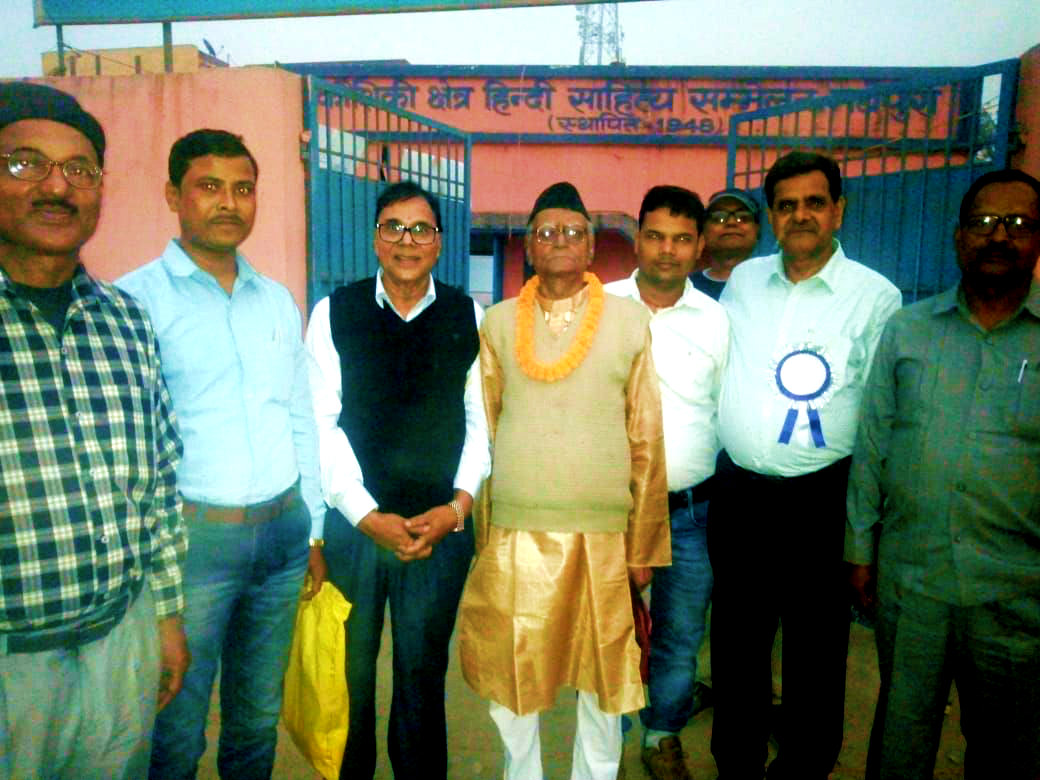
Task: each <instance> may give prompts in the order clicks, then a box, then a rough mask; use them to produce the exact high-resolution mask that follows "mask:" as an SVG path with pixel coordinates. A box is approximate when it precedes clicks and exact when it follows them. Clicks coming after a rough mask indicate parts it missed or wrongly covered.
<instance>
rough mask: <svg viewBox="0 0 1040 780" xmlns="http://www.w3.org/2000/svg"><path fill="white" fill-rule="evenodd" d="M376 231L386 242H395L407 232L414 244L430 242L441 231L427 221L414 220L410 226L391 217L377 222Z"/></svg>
mask: <svg viewBox="0 0 1040 780" xmlns="http://www.w3.org/2000/svg"><path fill="white" fill-rule="evenodd" d="M376 231H377V232H378V235H379V237H380V238H381V239H383V240H384V241H386V242H387V243H388V244H396V243H398V242H400V241H401V239H403V238H404V234H405V233H408V234H409V235H411V237H412V241H414V242H415V243H416V244H419V245H424V244H432V243H433V242H434V240H435V239H436V238H437V234H438V233H440V232H441V229H440V228H439V227H434V226H433V225H431V224H429V223H428V222H416V223H415V224H414V225H412V226H411V227H408V226H407V225H404V224H402V223H400V222H398V221H397V220H396V219H392V220H390V221H389V222H377V223H376Z"/></svg>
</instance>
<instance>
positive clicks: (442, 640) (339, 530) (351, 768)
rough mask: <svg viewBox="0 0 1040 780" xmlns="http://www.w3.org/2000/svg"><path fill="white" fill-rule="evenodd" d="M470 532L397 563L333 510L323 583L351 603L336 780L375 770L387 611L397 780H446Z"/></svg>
mask: <svg viewBox="0 0 1040 780" xmlns="http://www.w3.org/2000/svg"><path fill="white" fill-rule="evenodd" d="M472 558H473V532H472V529H471V527H467V528H466V530H465V531H464V532H462V533H449V534H448V535H447V536H445V537H444V538H443V539H442V540H441V541H440V543H438V544H437V546H436V547H435V548H434V549H433V554H432V555H431V556H430V557H429V558H426V559H424V560H420V561H412V562H409V563H402V562H401V561H399V560H397V558H396V557H394V555H393V553H391V552H390V551H388V550H384V549H383V548H381V547H379V546H378V545H376V543H375V542H373V541H372V540H371V539H369V538H368V537H367V536H365V534H363V533H362V532H361V531H359V530H357V529H356V528H354V527H353V526H352V525H351V524H350V523H349V521H347V519H346V518H344V517H343V516H342V515H340V514H339V513H338V512H337V511H336V510H330V511H329V513H328V515H327V518H326V523H325V561H326V563H327V564H328V567H329V580H330V581H331V582H332V583H333V584H334V585H335V586H336V587H337V588H339V589H340V590H341V591H342V592H343V595H344V596H345V597H346V599H347V601H349V602H350V603H351V605H352V606H351V611H350V617H349V618H348V619H347V669H346V673H347V690H348V695H349V699H350V724H349V731H348V732H347V746H346V750H345V752H344V755H343V766H342V768H341V770H340V775H339V776H340V778H341V780H348V778H349V779H350V780H371V778H372V776H373V774H374V772H375V765H376V708H375V690H376V661H377V659H378V656H379V641H380V637H381V636H382V633H383V619H384V616H385V614H386V605H387V603H388V602H389V605H390V628H391V636H392V638H393V670H394V681H393V698H392V702H391V705H390V718H389V723H388V729H387V753H388V754H389V756H390V763H391V764H392V766H393V770H394V777H395V778H397V780H444V778H445V777H446V776H447V772H448V749H447V734H446V725H445V717H444V706H445V701H444V676H445V674H446V673H447V671H448V643H449V641H450V639H451V632H452V630H453V629H454V628H455V616H456V614H457V612H458V607H459V599H460V598H461V597H462V587H463V585H464V584H465V582H466V575H467V574H468V573H469V565H470V561H471V560H472Z"/></svg>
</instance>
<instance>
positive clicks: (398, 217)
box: [307, 181, 489, 780]
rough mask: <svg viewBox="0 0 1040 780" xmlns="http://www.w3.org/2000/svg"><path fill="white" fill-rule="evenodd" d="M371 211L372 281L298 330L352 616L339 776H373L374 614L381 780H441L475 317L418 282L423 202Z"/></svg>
mask: <svg viewBox="0 0 1040 780" xmlns="http://www.w3.org/2000/svg"><path fill="white" fill-rule="evenodd" d="M375 213H376V223H375V225H374V226H373V228H372V233H373V235H372V248H373V250H374V253H375V255H376V258H377V260H378V261H379V270H378V271H377V272H376V274H375V276H370V277H368V278H367V279H361V280H358V281H356V282H353V283H351V284H348V285H344V286H342V287H339V288H337V289H336V290H334V291H333V293H332V295H330V296H329V297H328V298H323V299H322V300H320V301H318V303H317V305H316V306H315V307H314V311H313V312H312V313H311V320H310V324H309V325H308V326H307V349H308V350H309V351H310V353H311V355H312V356H313V358H314V360H313V361H312V364H311V369H312V372H311V376H312V382H311V385H312V386H313V388H314V410H315V415H316V417H317V420H318V429H319V432H320V436H321V475H322V486H323V489H324V491H325V498H326V500H327V501H328V503H329V506H330V509H329V514H328V523H327V526H328V527H327V532H328V544H327V546H326V548H325V554H326V556H327V559H328V566H329V581H330V582H332V583H333V584H334V585H336V587H337V588H339V589H340V590H341V591H342V592H343V594H344V596H346V598H347V600H348V601H350V603H351V604H352V605H353V607H352V609H351V612H350V618H349V619H348V621H347V668H346V670H345V674H346V676H347V692H348V693H349V696H350V703H349V704H350V724H349V729H348V731H347V745H346V751H345V753H344V756H343V765H342V768H341V770H340V777H341V778H343V779H344V780H346V779H347V778H350V779H351V780H371V778H372V776H373V774H374V773H375V768H376V703H375V695H376V666H377V661H378V658H379V645H380V640H381V637H382V633H383V622H384V618H385V616H386V609H387V605H388V604H389V607H390V626H391V629H392V634H393V658H394V662H393V675H394V679H393V705H392V706H391V709H390V721H389V734H388V737H387V752H388V753H389V756H390V762H391V764H392V765H393V771H394V777H396V778H398V780H412V779H414V780H444V778H446V777H447V773H448V750H447V726H446V723H445V714H444V706H445V703H444V678H445V675H446V674H447V670H448V644H449V642H450V640H451V632H452V630H453V629H454V627H455V616H456V614H457V612H458V606H459V597H460V596H461V594H462V586H463V584H464V583H465V581H466V574H467V573H468V572H469V566H470V561H471V560H472V558H473V532H472V529H471V528H470V527H469V526H468V525H467V524H466V522H465V519H466V515H468V514H469V512H470V508H471V506H472V504H473V497H474V496H475V495H476V493H477V489H478V488H479V487H480V482H481V480H483V479H484V477H485V476H487V471H488V464H489V454H488V439H487V425H486V423H485V422H484V410H483V406H482V404H481V399H480V379H479V372H478V370H477V362H476V359H477V350H478V339H477V326H478V325H479V323H480V319H481V317H483V314H484V312H483V310H482V309H481V308H480V306H479V305H477V304H476V303H475V302H474V301H473V299H472V298H470V297H469V296H468V295H466V294H465V293H463V292H462V291H461V290H458V289H456V288H454V287H451V286H450V285H447V284H443V283H440V282H435V281H434V279H433V276H432V271H433V268H434V266H435V265H436V264H437V261H438V259H439V257H440V252H441V210H440V200H439V199H438V198H437V196H435V195H433V194H432V193H430V192H427V191H426V190H424V189H422V188H421V187H420V186H419V185H417V184H415V183H414V182H410V181H403V182H396V183H394V184H391V185H389V186H388V187H386V189H384V190H383V191H382V192H381V193H380V195H379V197H378V198H377V199H376V208H375Z"/></svg>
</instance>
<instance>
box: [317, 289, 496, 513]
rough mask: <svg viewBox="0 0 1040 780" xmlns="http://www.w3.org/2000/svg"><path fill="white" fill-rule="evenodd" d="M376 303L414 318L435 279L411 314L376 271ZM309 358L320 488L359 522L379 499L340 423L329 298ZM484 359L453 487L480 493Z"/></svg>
mask: <svg viewBox="0 0 1040 780" xmlns="http://www.w3.org/2000/svg"><path fill="white" fill-rule="evenodd" d="M375 299H376V303H377V304H378V305H379V306H383V307H386V306H389V307H390V308H391V309H392V310H393V311H394V312H395V313H396V314H397V316H399V317H401V319H402V320H404V321H405V322H410V321H411V320H414V319H415V318H416V317H418V316H419V315H420V314H421V313H422V312H424V311H425V310H426V309H427V308H429V306H430V305H431V304H432V303H433V302H434V301H435V300H436V299H437V289H436V285H435V284H434V281H433V278H432V277H431V278H430V286H429V289H428V290H427V292H426V295H425V296H423V298H422V299H421V300H420V301H419V302H418V303H417V304H416V305H415V306H414V307H413V308H412V310H411V311H410V312H408V314H407V315H406V316H402V315H401V312H399V311H397V309H396V308H394V305H393V303H392V302H391V301H390V298H389V296H388V295H387V294H386V288H385V287H384V286H383V271H382V269H380V270H379V271H378V272H377V273H376V295H375ZM473 310H474V313H475V316H476V322H477V327H478V328H479V327H480V323H481V321H482V320H483V319H484V310H483V309H481V308H480V304H478V303H477V302H476V301H474V302H473ZM305 343H306V346H307V351H308V352H310V354H311V357H312V358H313V359H312V360H311V361H310V380H311V381H310V384H311V395H312V397H313V400H314V416H315V417H316V418H317V422H318V450H319V460H320V465H321V489H322V493H323V494H324V496H325V501H326V503H327V504H328V505H329V506H332V507H335V508H336V509H338V510H339V511H340V512H341V513H342V514H343V516H344V517H346V518H347V520H349V521H350V522H351V523H353V524H354V525H357V524H358V523H359V522H360V521H361V518H363V517H364V516H365V515H367V514H368V513H369V512H371V511H372V510H374V509H378V504H377V503H376V500H375V499H374V498H372V495H371V493H369V492H368V490H366V489H365V484H364V477H363V475H362V473H361V464H360V463H358V459H357V456H356V455H355V454H354V450H353V449H352V448H351V446H350V442H349V441H348V440H347V435H346V433H344V432H343V429H342V428H340V427H339V415H340V411H341V409H342V398H343V392H342V384H341V371H340V368H341V367H340V356H339V352H338V351H337V350H336V346H335V344H334V343H333V341H332V329H331V326H330V322H329V299H328V298H322V299H321V300H320V301H318V303H317V304H316V305H315V306H314V311H313V312H311V318H310V322H309V323H308V325H307V337H306V339H305ZM479 360H480V359H479V357H478V358H476V359H475V360H474V361H473V365H472V366H470V369H469V373H467V375H466V389H465V397H464V404H465V410H466V438H465V441H464V443H463V446H462V455H461V457H460V458H459V467H458V470H457V471H456V472H455V480H454V487H455V489H456V490H465V491H466V492H467V493H469V494H470V495H471V496H476V494H477V490H478V489H479V488H480V483H481V482H482V481H483V480H484V478H485V477H486V476H487V475H488V472H489V471H490V470H491V453H490V450H489V447H488V430H487V418H486V417H485V415H484V402H483V396H482V392H481V385H480V367H479Z"/></svg>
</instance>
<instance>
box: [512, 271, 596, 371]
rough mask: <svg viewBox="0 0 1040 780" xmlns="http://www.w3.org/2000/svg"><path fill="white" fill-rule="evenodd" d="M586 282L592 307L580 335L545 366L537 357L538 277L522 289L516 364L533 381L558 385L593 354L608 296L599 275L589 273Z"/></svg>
mask: <svg viewBox="0 0 1040 780" xmlns="http://www.w3.org/2000/svg"><path fill="white" fill-rule="evenodd" d="M585 283H586V284H587V285H588V286H589V305H588V308H587V309H586V311H585V316H584V317H583V318H582V321H581V325H580V326H579V328H578V332H577V333H576V334H574V341H572V342H571V345H570V347H569V348H568V349H567V351H566V352H565V353H564V354H563V355H562V356H561V357H560V359H559V360H557V361H556V362H555V363H542V362H541V361H539V360H538V358H537V357H535V354H534V303H535V292H536V291H537V290H538V277H537V276H532V277H531V278H530V279H528V280H527V283H526V284H525V285H524V286H523V289H521V290H520V297H519V298H518V299H517V302H516V362H517V363H519V364H520V368H521V369H523V372H524V373H525V374H527V376H529V377H531V379H536V380H538V381H539V382H557V381H559V380H561V379H563V378H564V377H565V376H567V375H568V374H570V373H571V372H572V371H573V370H574V369H576V368H577V367H578V366H580V365H581V362H582V361H583V360H584V359H585V356H586V355H588V354H589V349H590V348H591V347H592V340H593V339H594V338H595V336H596V330H597V329H598V328H599V320H600V317H601V316H602V315H603V300H604V294H603V285H602V284H601V283H600V281H599V279H597V278H596V275H595V274H592V273H589V272H588V271H586V272H585Z"/></svg>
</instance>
